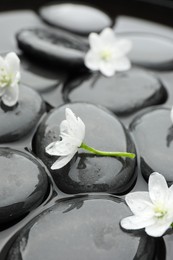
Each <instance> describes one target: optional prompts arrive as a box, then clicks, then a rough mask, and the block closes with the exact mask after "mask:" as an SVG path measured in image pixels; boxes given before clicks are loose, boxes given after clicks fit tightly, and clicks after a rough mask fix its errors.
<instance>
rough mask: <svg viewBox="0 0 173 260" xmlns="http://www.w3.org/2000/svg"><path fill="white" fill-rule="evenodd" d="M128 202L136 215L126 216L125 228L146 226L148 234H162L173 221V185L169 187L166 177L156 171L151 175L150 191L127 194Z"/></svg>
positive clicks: (156, 235) (155, 235)
mask: <svg viewBox="0 0 173 260" xmlns="http://www.w3.org/2000/svg"><path fill="white" fill-rule="evenodd" d="M125 200H126V203H127V205H128V206H129V207H130V209H131V211H132V212H133V214H134V216H130V217H127V218H124V219H123V220H122V221H121V226H122V227H123V228H125V229H131V230H132V229H141V228H145V231H146V233H147V234H148V235H150V236H153V237H160V236H162V235H163V234H164V233H165V231H166V230H167V229H168V228H169V227H170V226H171V224H172V222H173V185H172V186H171V187H170V188H168V186H167V183H166V180H165V178H164V177H163V176H162V175H161V174H159V173H157V172H154V173H152V174H151V175H150V177H149V192H134V193H129V194H128V195H126V198H125Z"/></svg>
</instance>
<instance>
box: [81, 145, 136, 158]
mask: <svg viewBox="0 0 173 260" xmlns="http://www.w3.org/2000/svg"><path fill="white" fill-rule="evenodd" d="M80 148H83V149H84V150H87V151H89V152H91V153H94V154H97V155H103V156H115V157H128V158H131V159H133V158H135V156H136V155H135V154H134V153H126V152H105V151H100V150H96V149H94V148H93V147H90V146H88V145H87V144H84V143H82V144H81V146H80Z"/></svg>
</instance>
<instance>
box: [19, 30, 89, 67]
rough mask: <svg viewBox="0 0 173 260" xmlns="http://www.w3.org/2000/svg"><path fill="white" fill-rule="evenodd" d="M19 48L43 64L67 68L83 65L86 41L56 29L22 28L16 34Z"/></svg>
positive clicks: (86, 47)
mask: <svg viewBox="0 0 173 260" xmlns="http://www.w3.org/2000/svg"><path fill="white" fill-rule="evenodd" d="M17 42H18V46H19V48H20V49H21V50H22V51H23V52H24V53H25V54H27V55H28V56H29V57H30V58H32V59H34V60H38V61H39V62H41V61H42V62H44V64H46V63H47V64H48V65H52V66H58V65H64V66H65V67H66V69H67V67H68V68H73V67H74V66H75V67H76V66H78V67H80V66H83V65H84V54H85V52H86V50H87V49H88V46H87V43H86V42H85V41H84V40H82V39H81V38H78V37H77V36H74V35H72V34H70V33H67V32H64V31H61V30H57V31H56V33H55V32H52V31H50V30H45V29H26V30H25V29H24V30H22V31H20V32H19V33H18V34H17Z"/></svg>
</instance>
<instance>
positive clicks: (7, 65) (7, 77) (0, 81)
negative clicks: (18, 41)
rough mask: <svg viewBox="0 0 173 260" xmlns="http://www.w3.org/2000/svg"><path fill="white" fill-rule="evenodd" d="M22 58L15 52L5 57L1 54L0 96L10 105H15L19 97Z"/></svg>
mask: <svg viewBox="0 0 173 260" xmlns="http://www.w3.org/2000/svg"><path fill="white" fill-rule="evenodd" d="M19 80H20V60H19V58H18V57H17V55H16V54H15V53H14V52H11V53H8V54H7V55H6V57H5V58H2V57H1V56H0V97H1V99H2V101H3V103H4V104H5V105H7V106H9V107H11V106H14V105H15V104H16V103H17V101H18V97H19Z"/></svg>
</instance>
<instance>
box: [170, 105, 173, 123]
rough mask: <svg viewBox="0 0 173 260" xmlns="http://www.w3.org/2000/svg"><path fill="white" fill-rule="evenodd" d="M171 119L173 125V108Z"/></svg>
mask: <svg viewBox="0 0 173 260" xmlns="http://www.w3.org/2000/svg"><path fill="white" fill-rule="evenodd" d="M170 117H171V122H172V124H173V107H172V108H171V114H170Z"/></svg>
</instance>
